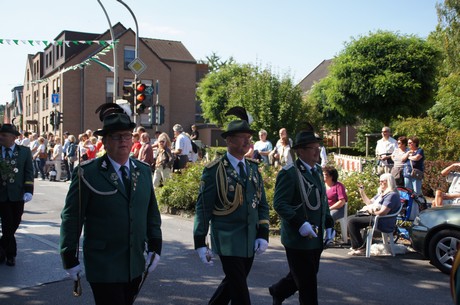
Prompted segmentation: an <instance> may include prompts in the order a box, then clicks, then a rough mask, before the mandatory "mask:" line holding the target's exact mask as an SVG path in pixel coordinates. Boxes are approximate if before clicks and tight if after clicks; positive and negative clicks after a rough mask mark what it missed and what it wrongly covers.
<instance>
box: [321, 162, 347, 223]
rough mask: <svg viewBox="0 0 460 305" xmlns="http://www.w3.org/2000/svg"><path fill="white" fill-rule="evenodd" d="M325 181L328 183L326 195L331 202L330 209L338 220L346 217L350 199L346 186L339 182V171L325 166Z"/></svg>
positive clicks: (333, 216)
mask: <svg viewBox="0 0 460 305" xmlns="http://www.w3.org/2000/svg"><path fill="white" fill-rule="evenodd" d="M323 176H324V183H325V184H326V195H327V201H328V203H329V210H330V211H331V216H332V218H333V219H334V222H336V221H337V220H338V219H340V218H342V217H344V213H345V203H346V202H347V201H348V197H347V192H346V190H345V186H344V185H343V184H342V183H340V182H338V181H337V179H338V178H339V173H338V172H337V170H336V169H335V168H334V167H332V166H325V167H324V168H323Z"/></svg>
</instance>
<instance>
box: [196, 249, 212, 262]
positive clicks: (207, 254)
mask: <svg viewBox="0 0 460 305" xmlns="http://www.w3.org/2000/svg"><path fill="white" fill-rule="evenodd" d="M196 252H197V253H198V256H199V257H200V259H201V261H202V262H203V264H205V265H208V266H212V265H214V262H213V261H212V258H213V257H214V253H212V251H211V249H209V248H207V247H201V248H198V249H196ZM208 259H209V261H208Z"/></svg>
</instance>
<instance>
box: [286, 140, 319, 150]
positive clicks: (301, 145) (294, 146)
mask: <svg viewBox="0 0 460 305" xmlns="http://www.w3.org/2000/svg"><path fill="white" fill-rule="evenodd" d="M322 141H323V139H321V138H315V139H311V140H310V141H305V142H301V143H299V144H295V145H293V146H292V148H293V149H297V148H302V147H304V146H305V145H308V144H312V143H321V142H322Z"/></svg>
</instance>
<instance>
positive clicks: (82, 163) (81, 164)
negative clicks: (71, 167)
mask: <svg viewBox="0 0 460 305" xmlns="http://www.w3.org/2000/svg"><path fill="white" fill-rule="evenodd" d="M94 160H96V158H94V159H91V160H85V161H80V164H79V165H80V166H86V165H88V164H90V163H91V162H93V161H94Z"/></svg>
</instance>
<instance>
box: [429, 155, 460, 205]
mask: <svg viewBox="0 0 460 305" xmlns="http://www.w3.org/2000/svg"><path fill="white" fill-rule="evenodd" d="M454 169H456V170H459V169H460V163H454V164H451V165H449V166H448V167H446V168H445V169H443V170H442V171H441V176H443V177H445V176H447V178H446V180H447V182H450V183H451V184H450V187H449V190H448V191H447V193H444V192H443V191H441V190H436V194H435V197H434V201H433V202H432V203H431V205H432V206H433V207H440V206H443V205H444V204H460V172H459V171H454Z"/></svg>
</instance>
